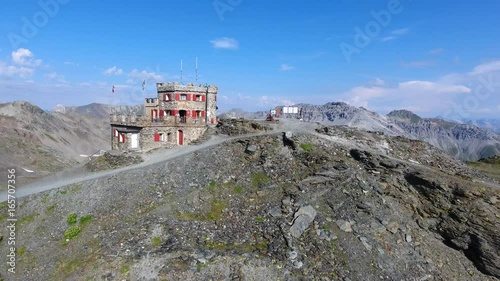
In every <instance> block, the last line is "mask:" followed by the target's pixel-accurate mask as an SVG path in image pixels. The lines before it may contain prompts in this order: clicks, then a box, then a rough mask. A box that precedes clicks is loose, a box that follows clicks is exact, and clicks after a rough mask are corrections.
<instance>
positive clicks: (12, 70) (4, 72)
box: [0, 62, 35, 78]
mask: <svg viewBox="0 0 500 281" xmlns="http://www.w3.org/2000/svg"><path fill="white" fill-rule="evenodd" d="M33 73H35V69H33V68H30V67H23V66H21V67H19V66H14V65H6V64H5V63H3V62H0V76H7V77H20V78H29V77H31V76H32V75H33Z"/></svg>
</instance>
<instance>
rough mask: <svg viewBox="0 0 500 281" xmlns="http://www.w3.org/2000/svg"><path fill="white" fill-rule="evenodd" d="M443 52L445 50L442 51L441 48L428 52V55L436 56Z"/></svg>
mask: <svg viewBox="0 0 500 281" xmlns="http://www.w3.org/2000/svg"><path fill="white" fill-rule="evenodd" d="M444 51H445V49H443V48H437V49H433V50H430V51H429V55H431V56H436V55H439V54H442V53H444Z"/></svg>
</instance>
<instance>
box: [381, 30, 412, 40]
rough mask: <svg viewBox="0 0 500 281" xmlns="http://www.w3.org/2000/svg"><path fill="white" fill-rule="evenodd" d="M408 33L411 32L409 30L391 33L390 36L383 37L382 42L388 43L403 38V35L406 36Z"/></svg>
mask: <svg viewBox="0 0 500 281" xmlns="http://www.w3.org/2000/svg"><path fill="white" fill-rule="evenodd" d="M408 31H410V29H409V28H400V29H395V30H393V31H391V32H390V34H389V35H387V36H384V37H381V38H380V41H382V42H387V41H391V40H394V39H397V38H399V37H401V36H402V35H405V34H406V33H408Z"/></svg>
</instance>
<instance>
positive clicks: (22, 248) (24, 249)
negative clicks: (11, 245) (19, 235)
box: [16, 246, 26, 256]
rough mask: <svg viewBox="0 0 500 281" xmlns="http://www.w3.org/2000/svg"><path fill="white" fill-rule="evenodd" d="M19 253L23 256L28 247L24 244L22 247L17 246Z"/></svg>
mask: <svg viewBox="0 0 500 281" xmlns="http://www.w3.org/2000/svg"><path fill="white" fill-rule="evenodd" d="M16 250H17V254H18V255H20V256H22V255H24V254H25V253H26V248H25V247H24V246H22V247H20V248H17V249H16Z"/></svg>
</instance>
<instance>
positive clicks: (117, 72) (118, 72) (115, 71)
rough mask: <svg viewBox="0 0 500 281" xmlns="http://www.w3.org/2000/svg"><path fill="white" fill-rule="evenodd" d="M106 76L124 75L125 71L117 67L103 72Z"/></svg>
mask: <svg viewBox="0 0 500 281" xmlns="http://www.w3.org/2000/svg"><path fill="white" fill-rule="evenodd" d="M103 74H104V75H122V74H123V69H121V68H118V67H116V66H113V67H110V68H108V69H106V70H105V71H104V72H103Z"/></svg>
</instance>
